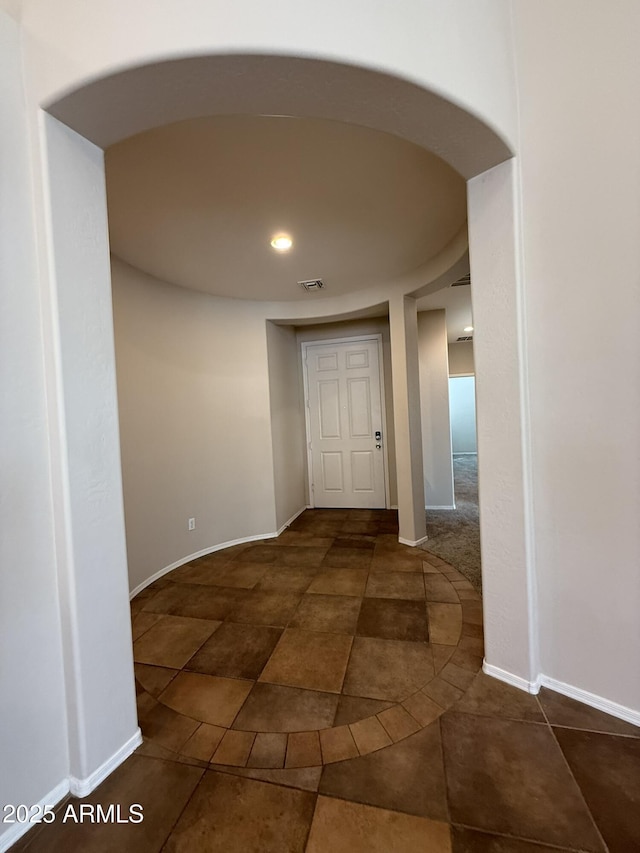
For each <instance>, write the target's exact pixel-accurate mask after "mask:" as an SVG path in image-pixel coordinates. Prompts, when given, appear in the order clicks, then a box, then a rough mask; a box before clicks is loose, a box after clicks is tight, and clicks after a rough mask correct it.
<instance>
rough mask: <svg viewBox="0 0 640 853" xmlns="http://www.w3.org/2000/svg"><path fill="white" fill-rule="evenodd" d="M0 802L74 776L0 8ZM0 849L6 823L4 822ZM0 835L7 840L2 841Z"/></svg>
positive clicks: (15, 112)
mask: <svg viewBox="0 0 640 853" xmlns="http://www.w3.org/2000/svg"><path fill="white" fill-rule="evenodd" d="M0 135H1V136H2V157H1V158H0V186H1V187H2V192H1V193H0V281H1V282H2V286H1V287H0V387H1V388H2V394H1V395H0V435H1V436H2V440H1V441H0V468H1V470H2V477H1V478H0V528H1V535H0V587H1V589H2V593H1V594H0V625H2V642H1V643H0V719H1V724H0V756H1V758H0V804H3V805H4V804H5V803H16V804H17V803H29V804H30V803H37V802H38V801H39V800H40V799H41V798H43V797H44V796H45V795H46V794H48V793H49V792H50V791H52V790H53V789H54V788H55V787H56V786H57V785H59V783H61V782H62V783H63V789H62V791H61V794H63V793H64V785H65V784H66V777H67V775H68V770H69V757H68V744H67V721H66V712H65V694H64V676H63V661H62V642H61V626H60V612H59V606H58V590H57V583H56V562H55V551H54V538H53V513H52V501H51V484H50V479H49V451H48V436H47V413H46V406H45V382H44V372H43V349H42V339H41V314H40V304H39V294H38V268H37V264H36V258H35V242H34V235H33V209H32V197H31V174H30V169H29V162H28V139H27V123H26V119H25V104H24V96H23V82H22V79H21V57H20V33H19V29H18V25H17V24H16V22H15V21H14V20H12V19H11V18H9V17H7V16H6V15H5V14H4V13H3V12H0ZM0 829H1V830H2V832H0V848H1V847H3V846H4V844H5V843H8V841H7V839H8V838H9V836H8V835H7V833H8V832H9V831H10V830H11V829H12V827H10V826H9V825H7V824H5V825H1V826H0ZM3 839H5V840H4V841H3Z"/></svg>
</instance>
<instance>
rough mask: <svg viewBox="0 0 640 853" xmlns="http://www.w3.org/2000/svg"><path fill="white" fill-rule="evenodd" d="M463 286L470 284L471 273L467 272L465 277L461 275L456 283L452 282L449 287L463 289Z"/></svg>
mask: <svg viewBox="0 0 640 853" xmlns="http://www.w3.org/2000/svg"><path fill="white" fill-rule="evenodd" d="M465 284H471V273H470V272H468V273H467V274H466V275H463V276H462V277H461V278H459V279H458V280H457V281H454V282H453V284H452V285H451V287H464V285H465Z"/></svg>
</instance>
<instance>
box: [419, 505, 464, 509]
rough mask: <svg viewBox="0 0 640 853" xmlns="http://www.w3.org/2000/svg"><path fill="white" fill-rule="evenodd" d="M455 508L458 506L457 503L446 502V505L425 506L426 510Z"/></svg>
mask: <svg viewBox="0 0 640 853" xmlns="http://www.w3.org/2000/svg"><path fill="white" fill-rule="evenodd" d="M455 508H456V505H455V504H445V505H444V506H426V507H425V509H426V510H429V509H455Z"/></svg>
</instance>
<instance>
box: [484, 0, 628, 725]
mask: <svg viewBox="0 0 640 853" xmlns="http://www.w3.org/2000/svg"><path fill="white" fill-rule="evenodd" d="M514 25H515V29H514V33H515V51H516V56H517V66H518V69H519V71H518V88H519V91H520V117H521V118H520V121H521V128H520V132H521V139H522V142H521V156H520V158H519V160H520V169H521V175H522V239H523V243H524V248H523V254H524V259H525V266H524V273H525V293H526V313H527V336H528V347H527V350H528V370H529V381H530V409H531V434H532V443H531V453H532V472H533V484H532V485H533V498H534V511H535V549H536V565H537V576H538V594H539V630H540V640H541V664H542V666H541V668H542V672H543V673H545V674H546V675H548V676H550V677H552V678H554V679H556V680H558V681H560V682H565V683H569V684H572V685H575V686H576V687H578V688H582V689H583V690H587V691H589V692H591V693H594V694H597V695H599V696H605V697H607V698H609V699H611V700H614V701H616V702H618V703H620V704H622V705H625V706H627V707H629V708H635V709H640V679H639V678H638V677H637V673H638V666H637V660H638V650H639V649H640V610H639V607H638V604H639V602H640V572H639V571H638V566H640V536H639V533H638V515H639V511H640V454H639V453H638V437H639V436H640V336H639V335H638V328H637V326H638V318H640V287H639V277H638V276H639V272H638V271H639V270H640V240H639V239H638V235H639V234H640V205H639V204H638V190H639V186H640V110H638V106H637V105H638V83H639V81H640V64H639V54H638V33H639V32H640V4H638V2H637V0H616V2H613V3H584V2H581V0H564V2H562V3H557V2H555V0H538V2H536V3H530V2H526V0H516V2H514ZM542 45H544V61H543V62H541V61H540V59H541V46H542ZM474 318H475V320H476V321H477V326H478V327H480V323H479V322H478V320H479V318H478V317H476V315H475V303H474ZM621 365H624V370H621ZM479 374H480V371H479V372H478V382H479V379H480V375H479ZM480 395H481V391H480V386H479V385H478V401H479V403H480Z"/></svg>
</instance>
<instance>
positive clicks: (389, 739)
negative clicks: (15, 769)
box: [15, 510, 640, 853]
mask: <svg viewBox="0 0 640 853" xmlns="http://www.w3.org/2000/svg"><path fill="white" fill-rule="evenodd" d="M132 617H133V635H134V658H135V661H136V679H137V682H136V683H137V689H138V703H139V718H140V724H141V728H142V731H143V734H144V738H145V742H144V744H143V745H142V746H141V747H140V748H139V749H138V750H137V751H136V754H134V755H133V756H132V757H131V758H129V759H128V760H127V761H126V762H125V763H124V764H123V765H121V767H119V768H118V770H117V771H116V772H115V773H114V774H112V776H110V777H109V778H108V779H107V780H106V782H104V783H103V784H102V785H101V786H100V787H99V788H98V789H97V790H96V791H94V792H93V794H92V795H91V796H90V797H89V798H88V802H90V803H101V804H103V805H104V806H105V807H106V806H107V805H109V804H111V803H117V804H120V805H121V809H122V810H126V809H127V808H128V806H129V805H130V804H131V803H140V804H142V805H143V807H144V815H145V819H144V821H143V823H141V824H137V825H136V824H83V825H77V824H74V823H63V822H62V821H61V820H57V821H56V822H55V823H53V824H51V825H41V826H39V827H37V828H36V829H35V830H33V831H32V832H31V833H30V834H29V835H28V836H26V837H25V838H24V839H23V840H22V841H21V842H19V843H18V845H16V846H15V850H16V851H18V850H28V851H29V853H34V851H43V853H49V851H63V850H64V851H75V850H77V851H82V853H85V851H86V853H94V851H95V853H102V851H116V850H117V851H124V853H128V851H132V853H133V851H135V853H147V851H148V853H156V851H160V850H162V851H171V852H172V853H178V851H189V853H201V851H225V853H235V851H242V853H245V851H256V853H263V851H264V853H270V851H277V853H284V851H292V853H293V851H301V853H302V851H307V853H324V851H331V853H341V852H342V851H345V853H347V851H348V853H359V851H363V853H364V852H365V851H367V853H368V851H372V853H377V851H380V853H391V851H393V853H418V851H420V853H431V851H433V853H440V851H443V853H444V851H447V853H475V851H477V852H478V853H546V851H553V850H555V851H557V850H564V851H591V853H603V851H610V853H632V851H640V817H639V816H638V815H640V729H637V728H635V727H633V726H631V725H628V724H627V723H624V722H622V721H620V720H617V719H615V718H612V717H609V716H607V715H605V714H602V713H600V712H598V711H595V710H593V709H591V708H589V707H587V706H583V705H580V704H578V703H576V702H573V701H572V700H570V699H567V698H565V697H563V696H560V695H559V694H554V693H551V692H549V691H546V690H542V691H541V693H540V695H539V696H538V697H534V696H530V695H528V694H525V693H522V692H521V691H519V690H516V689H515V688H511V687H508V686H507V685H505V684H502V683H500V682H498V681H495V680H493V679H491V678H488V677H487V676H485V675H484V674H482V673H481V672H479V669H480V665H481V661H482V653H483V646H482V607H481V602H480V600H479V597H478V595H477V593H476V592H475V591H474V589H473V587H472V586H471V584H470V583H469V582H468V581H467V580H466V579H465V578H464V577H463V576H462V575H461V574H460V573H459V572H457V571H456V570H455V568H453V567H452V566H450V565H448V564H447V563H445V562H443V561H442V560H440V559H438V558H436V557H434V556H432V555H431V554H429V552H425V551H422V550H416V549H411V548H407V547H405V546H402V545H399V544H398V542H397V523H396V518H395V514H394V513H392V512H386V511H381V510H375V511H364V510H360V511H356V510H349V511H339V510H314V511H307V512H305V513H304V514H303V515H302V516H301V517H300V518H299V519H297V520H296V522H294V524H293V525H292V526H291V528H290V529H289V530H287V531H286V532H285V533H283V534H282V536H281V537H279V539H277V540H268V541H264V542H259V543H252V544H249V545H243V546H237V547H234V548H229V549H227V550H225V551H221V552H217V553H215V554H213V555H211V556H209V557H206V558H202V559H199V560H195V561H194V562H192V563H190V564H189V565H186V566H183V567H181V568H180V569H177V570H175V571H174V572H172V573H171V574H170V575H167V576H165V577H164V578H163V579H162V580H161V581H159V582H157V583H155V584H153V585H152V586H151V587H148V588H147V589H146V590H144V591H143V592H142V593H141V594H140V595H139V596H137V598H136V599H135V600H134V601H133V602H132ZM63 808H64V807H63Z"/></svg>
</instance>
